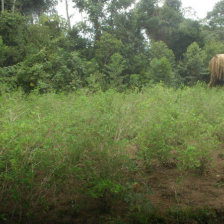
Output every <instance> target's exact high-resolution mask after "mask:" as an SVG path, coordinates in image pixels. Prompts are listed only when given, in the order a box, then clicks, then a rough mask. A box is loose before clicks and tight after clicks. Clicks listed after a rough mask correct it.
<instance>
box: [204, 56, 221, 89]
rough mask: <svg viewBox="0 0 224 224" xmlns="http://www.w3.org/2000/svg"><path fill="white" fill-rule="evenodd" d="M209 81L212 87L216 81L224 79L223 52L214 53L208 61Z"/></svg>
mask: <svg viewBox="0 0 224 224" xmlns="http://www.w3.org/2000/svg"><path fill="white" fill-rule="evenodd" d="M209 71H210V74H211V76H210V82H209V85H208V86H209V87H213V86H214V85H215V84H216V83H217V81H224V54H216V55H215V56H214V57H213V58H212V59H211V60H210V62H209Z"/></svg>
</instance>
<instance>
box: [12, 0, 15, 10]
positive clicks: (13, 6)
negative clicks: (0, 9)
mask: <svg viewBox="0 0 224 224" xmlns="http://www.w3.org/2000/svg"><path fill="white" fill-rule="evenodd" d="M15 6H16V0H13V3H12V13H14V12H15Z"/></svg>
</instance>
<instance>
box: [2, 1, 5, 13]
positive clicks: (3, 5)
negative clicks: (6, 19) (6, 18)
mask: <svg viewBox="0 0 224 224" xmlns="http://www.w3.org/2000/svg"><path fill="white" fill-rule="evenodd" d="M1 3H2V4H1V8H2V13H4V7H5V2H4V0H2V1H1Z"/></svg>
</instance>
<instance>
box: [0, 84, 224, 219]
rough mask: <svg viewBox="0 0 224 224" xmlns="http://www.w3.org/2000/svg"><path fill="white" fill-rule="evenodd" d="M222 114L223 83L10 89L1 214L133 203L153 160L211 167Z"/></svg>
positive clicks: (5, 105) (0, 162)
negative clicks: (123, 89)
mask: <svg viewBox="0 0 224 224" xmlns="http://www.w3.org/2000/svg"><path fill="white" fill-rule="evenodd" d="M223 111H224V91H223V89H222V88H214V89H207V88H206V87H204V86H202V85H197V86H195V87H192V88H189V87H185V88H182V89H177V90H176V89H172V88H166V87H163V86H161V85H157V86H155V87H152V88H146V89H144V90H143V91H142V92H141V93H137V92H127V93H117V92H115V91H113V90H110V91H107V92H105V93H102V92H98V93H94V94H89V93H86V92H85V91H80V92H77V93H70V94H68V95H66V94H53V93H51V94H45V95H37V94H35V93H33V94H30V95H29V96H26V95H24V94H23V93H22V92H20V91H18V92H14V93H10V94H9V93H2V94H1V96H0V181H1V185H0V201H1V204H0V211H1V212H0V219H12V220H13V218H15V219H17V220H23V219H24V217H25V218H27V219H38V218H41V216H40V214H41V215H42V216H44V215H45V216H49V214H51V212H54V211H56V213H57V209H59V208H63V206H64V207H65V208H66V210H70V211H71V213H72V214H73V215H74V216H78V215H79V214H80V212H82V211H85V210H88V208H89V209H95V210H97V209H99V210H103V211H104V212H114V211H115V210H116V209H115V207H116V206H117V205H118V204H120V203H124V206H128V203H127V202H129V201H130V200H127V198H128V197H129V196H130V195H131V194H132V193H133V192H134V190H133V189H134V186H135V185H136V178H137V176H138V174H139V171H140V170H141V169H144V168H152V161H157V162H158V163H161V165H165V166H166V165H169V164H171V163H172V164H173V163H174V165H175V166H177V167H178V168H179V169H180V170H200V171H201V172H202V173H203V172H204V171H205V170H206V169H209V168H210V165H211V163H212V159H211V158H212V157H211V154H212V152H213V151H214V150H216V149H217V148H218V146H219V144H221V143H222V142H223V140H224V134H223V133H224V113H223ZM139 161H140V162H141V164H143V165H142V166H141V167H140V166H139V165H138V164H139V163H138V162H139ZM59 210H60V209H59ZM62 210H63V209H62ZM45 218H46V217H45ZM18 222H19V221H18Z"/></svg>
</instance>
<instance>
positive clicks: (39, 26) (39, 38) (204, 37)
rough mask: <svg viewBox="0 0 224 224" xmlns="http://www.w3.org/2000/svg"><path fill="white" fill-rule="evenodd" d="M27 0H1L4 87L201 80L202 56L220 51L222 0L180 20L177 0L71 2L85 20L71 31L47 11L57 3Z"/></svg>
mask: <svg viewBox="0 0 224 224" xmlns="http://www.w3.org/2000/svg"><path fill="white" fill-rule="evenodd" d="M34 2H35V4H33V3H32V4H30V1H25V0H18V1H4V0H2V1H1V3H3V4H1V6H2V5H4V10H2V13H1V14H0V83H1V84H4V85H5V86H6V88H8V89H15V88H17V87H22V88H23V89H24V91H26V92H30V91H31V90H33V89H38V90H39V92H41V93H43V92H49V91H52V90H53V91H56V92H60V91H72V90H77V89H79V88H80V87H85V86H88V87H89V88H90V89H92V90H93V91H96V90H99V89H101V90H103V91H105V90H107V89H109V88H114V89H117V90H118V91H123V90H125V89H127V88H140V89H141V88H142V87H144V86H145V85H149V84H153V83H158V82H164V83H165V84H166V85H168V86H179V85H183V84H184V85H194V84H195V83H197V82H198V81H202V82H208V80H209V72H208V62H209V60H210V59H211V58H212V56H214V54H217V53H223V50H224V42H223V41H224V26H223V24H224V20H223V18H222V14H221V11H220V10H221V9H222V6H223V4H224V3H223V2H224V1H220V2H218V3H217V4H216V5H215V7H214V10H213V11H212V12H209V13H208V16H207V18H205V19H204V20H203V21H198V20H193V19H189V18H185V16H184V10H183V8H182V7H181V1H180V0H166V1H164V3H163V4H162V5H161V4H159V2H158V0H141V1H138V2H137V3H135V1H134V0H122V1H101V0H100V1H89V0H85V1H79V0H73V6H74V7H76V8H77V9H78V10H79V11H80V12H84V13H85V14H86V15H87V16H86V18H87V19H86V20H84V21H83V22H81V23H77V24H74V26H73V27H72V28H71V29H70V27H69V26H68V24H67V22H66V20H64V19H62V18H60V17H59V16H57V14H54V13H55V9H54V6H55V5H56V4H57V1H55V0H54V1H53V0H48V1H38V4H37V5H36V1H34ZM12 7H14V8H13V9H12ZM43 13H48V14H43Z"/></svg>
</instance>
